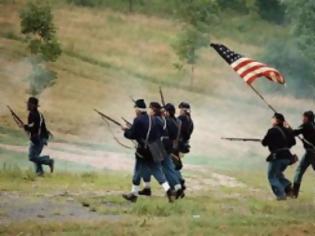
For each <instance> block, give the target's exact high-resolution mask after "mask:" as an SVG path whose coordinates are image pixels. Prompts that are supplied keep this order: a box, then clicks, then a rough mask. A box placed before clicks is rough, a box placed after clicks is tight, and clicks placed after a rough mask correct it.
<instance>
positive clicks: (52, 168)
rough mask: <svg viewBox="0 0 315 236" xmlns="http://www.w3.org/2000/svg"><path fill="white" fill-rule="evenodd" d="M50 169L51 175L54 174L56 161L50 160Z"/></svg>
mask: <svg viewBox="0 0 315 236" xmlns="http://www.w3.org/2000/svg"><path fill="white" fill-rule="evenodd" d="M48 166H49V168H50V173H53V172H54V169H55V161H54V159H51V160H50V163H49V165H48Z"/></svg>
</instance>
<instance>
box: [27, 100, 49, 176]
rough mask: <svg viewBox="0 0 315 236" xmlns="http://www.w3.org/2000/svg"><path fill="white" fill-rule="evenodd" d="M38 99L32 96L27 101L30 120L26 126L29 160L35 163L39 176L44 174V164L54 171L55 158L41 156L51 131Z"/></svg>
mask: <svg viewBox="0 0 315 236" xmlns="http://www.w3.org/2000/svg"><path fill="white" fill-rule="evenodd" d="M38 106H39V105H38V99H37V98H35V97H30V98H29V99H28V102H27V110H28V111H29V115H28V122H27V124H26V125H25V126H24V129H25V131H26V132H27V133H28V134H29V136H30V147H29V154H28V157H29V160H30V161H31V162H33V163H34V164H35V171H36V174H37V175H38V176H42V175H44V169H43V165H47V166H49V168H50V171H51V172H53V171H54V160H53V159H51V158H50V157H49V156H47V155H44V156H40V154H41V152H42V150H43V148H44V146H45V145H47V142H48V139H49V135H50V132H49V131H48V130H47V128H46V123H45V119H44V116H43V114H41V113H40V112H39V111H38Z"/></svg>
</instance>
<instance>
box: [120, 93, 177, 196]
mask: <svg viewBox="0 0 315 236" xmlns="http://www.w3.org/2000/svg"><path fill="white" fill-rule="evenodd" d="M135 111H136V116H137V117H136V118H135V119H134V121H133V124H132V125H131V127H130V128H123V130H124V136H125V137H126V138H127V139H131V140H136V141H137V143H138V147H137V151H136V163H135V170H134V175H133V179H132V184H133V186H132V191H131V193H128V194H123V197H124V198H125V199H126V200H128V201H131V202H135V201H137V198H138V195H139V190H140V181H141V177H142V173H143V169H148V170H149V171H150V173H151V174H152V175H153V176H154V177H155V179H156V180H157V181H158V182H159V184H160V185H161V186H162V187H163V189H164V190H165V192H166V196H167V198H168V200H169V201H170V202H172V201H173V200H174V194H173V192H172V190H171V188H170V186H169V184H168V182H167V180H166V178H165V175H164V173H163V171H162V166H161V163H160V162H159V161H155V160H153V156H152V153H151V152H150V149H149V147H148V144H149V143H153V142H156V141H157V140H159V139H161V137H162V133H163V130H162V127H161V126H160V125H159V122H158V120H157V118H155V117H151V116H149V115H148V114H147V112H146V105H145V102H144V100H143V99H139V100H137V101H136V102H135Z"/></svg>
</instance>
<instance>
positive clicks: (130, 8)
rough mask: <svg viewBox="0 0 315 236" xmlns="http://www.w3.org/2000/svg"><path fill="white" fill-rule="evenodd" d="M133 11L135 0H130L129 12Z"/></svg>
mask: <svg viewBox="0 0 315 236" xmlns="http://www.w3.org/2000/svg"><path fill="white" fill-rule="evenodd" d="M132 11H133V0H129V12H132Z"/></svg>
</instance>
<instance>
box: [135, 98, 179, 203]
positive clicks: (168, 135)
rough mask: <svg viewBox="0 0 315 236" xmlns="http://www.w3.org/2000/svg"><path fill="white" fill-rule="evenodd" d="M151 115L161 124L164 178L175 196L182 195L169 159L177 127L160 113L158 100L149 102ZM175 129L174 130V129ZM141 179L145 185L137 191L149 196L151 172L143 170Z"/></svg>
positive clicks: (177, 178)
mask: <svg viewBox="0 0 315 236" xmlns="http://www.w3.org/2000/svg"><path fill="white" fill-rule="evenodd" d="M150 108H151V112H152V114H151V115H152V116H153V117H155V118H156V119H157V121H159V125H160V126H161V128H162V130H163V133H162V142H163V146H164V149H165V151H166V153H165V154H166V155H165V157H164V160H163V161H162V162H161V164H162V167H163V172H164V174H165V176H166V179H167V180H168V182H169V183H170V186H171V187H172V189H174V191H175V194H176V198H179V197H183V196H184V193H183V190H182V186H181V183H180V179H179V176H178V174H177V172H176V170H175V166H174V164H173V162H172V159H171V156H170V155H171V153H172V146H173V141H174V140H175V139H176V136H177V133H178V132H177V127H176V125H175V127H174V124H173V123H172V122H170V120H169V119H168V118H165V117H164V116H163V114H162V106H161V105H160V104H159V103H158V102H151V104H150ZM174 129H175V130H174ZM143 180H144V183H145V185H144V186H145V187H144V189H143V190H141V191H140V192H139V194H140V195H147V196H150V195H151V194H152V193H151V188H150V181H151V173H149V172H147V171H144V172H143Z"/></svg>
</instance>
